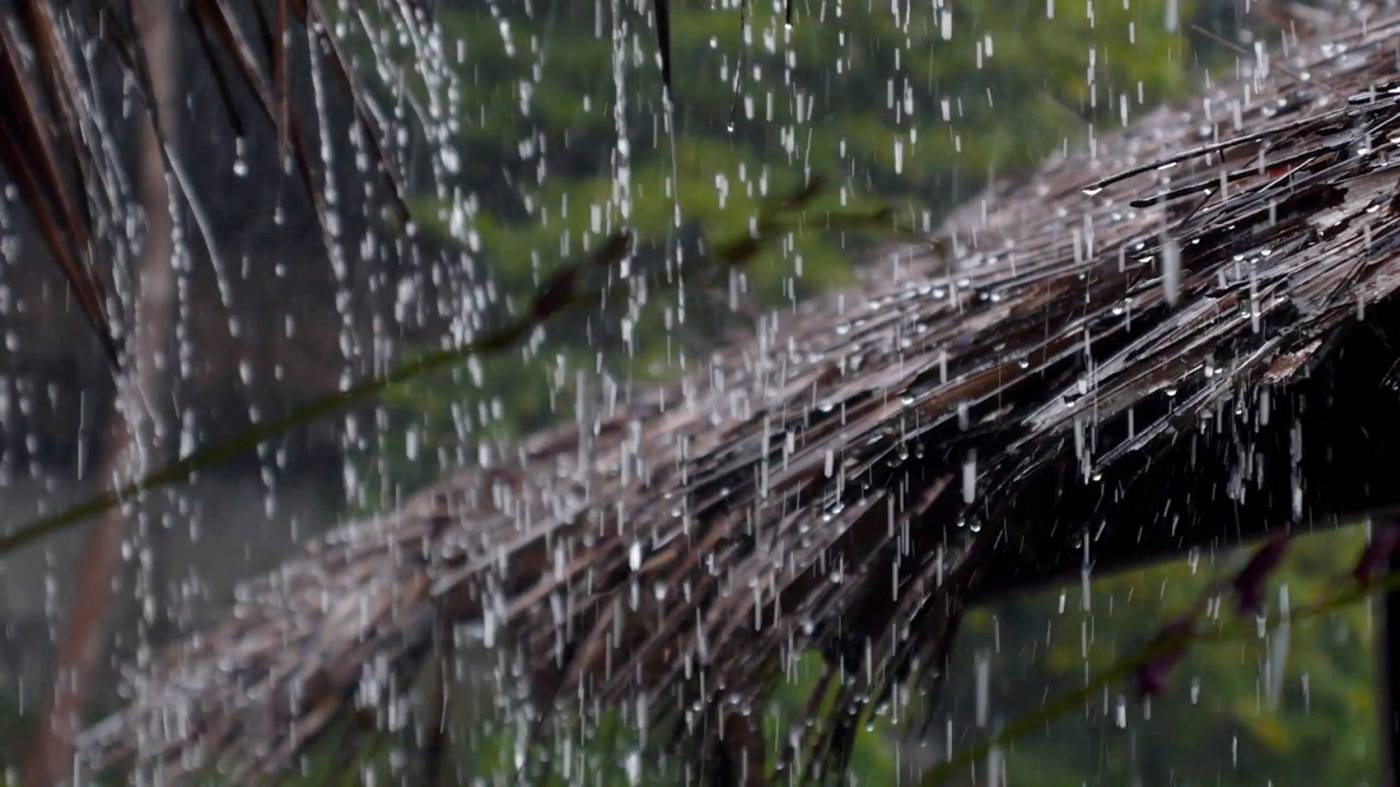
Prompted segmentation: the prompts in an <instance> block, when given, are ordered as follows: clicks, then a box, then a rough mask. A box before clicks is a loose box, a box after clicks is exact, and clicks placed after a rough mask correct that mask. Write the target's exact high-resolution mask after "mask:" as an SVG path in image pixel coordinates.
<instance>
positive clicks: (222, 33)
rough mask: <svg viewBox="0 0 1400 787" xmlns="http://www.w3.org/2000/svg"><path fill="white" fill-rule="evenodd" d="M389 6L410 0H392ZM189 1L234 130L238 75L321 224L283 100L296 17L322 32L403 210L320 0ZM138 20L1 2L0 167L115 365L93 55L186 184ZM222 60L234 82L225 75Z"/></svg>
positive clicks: (103, 134) (101, 10) (128, 10)
mask: <svg viewBox="0 0 1400 787" xmlns="http://www.w3.org/2000/svg"><path fill="white" fill-rule="evenodd" d="M389 5H390V6H398V5H402V6H412V5H413V3H412V2H410V0H395V2H394V3H391V4H389ZM187 9H188V12H189V13H188V14H187V19H186V20H185V21H186V22H187V24H188V25H189V26H190V28H191V29H192V32H193V34H194V35H195V36H196V37H197V38H198V40H199V41H200V43H201V44H202V52H203V54H204V63H203V65H204V66H205V67H206V68H208V70H209V71H210V73H211V74H212V75H213V77H214V79H215V82H216V83H217V85H218V86H219V92H220V95H221V96H222V98H223V101H224V104H225V106H226V108H227V110H228V114H229V118H230V122H231V123H232V125H233V127H234V129H235V131H238V132H239V133H240V135H241V133H242V131H243V129H244V124H243V121H242V119H241V117H240V116H239V110H238V101H237V100H236V99H235V90H234V88H233V86H232V85H233V83H234V82H235V81H236V82H238V83H239V84H241V85H242V89H243V90H245V91H246V92H247V93H248V94H249V95H251V97H252V101H253V105H254V106H256V107H257V108H258V109H259V110H260V111H261V112H262V114H263V115H265V116H266V118H267V120H268V121H269V122H270V123H271V124H272V127H273V130H274V131H275V133H276V134H277V138H278V143H279V145H278V147H279V155H278V162H279V164H280V165H281V166H282V167H284V168H286V169H289V170H290V168H291V166H292V164H293V163H295V165H296V170H297V172H298V173H299V174H300V177H301V179H302V181H303V183H304V184H305V186H306V189H307V191H308V194H309V197H310V199H311V201H312V204H313V206H314V207H315V208H316V213H317V216H318V217H320V219H321V221H322V223H323V225H324V224H325V222H326V217H325V215H324V214H325V207H324V205H325V198H324V195H323V193H322V189H321V186H320V184H319V180H318V177H319V175H318V174H317V172H316V169H315V166H314V165H313V163H312V160H311V158H310V156H309V154H308V152H307V150H308V146H307V143H306V141H305V139H304V134H303V131H302V127H301V122H300V121H298V119H297V116H296V113H294V112H293V111H292V103H291V101H290V99H289V96H290V92H291V90H292V89H293V86H292V85H291V84H290V81H291V70H290V69H289V68H288V66H287V63H288V52H287V47H288V42H289V41H290V40H291V36H292V34H293V32H294V30H293V25H299V26H300V27H301V28H302V30H303V35H305V31H309V32H310V35H311V36H312V37H313V38H314V39H315V40H316V41H318V42H319V44H320V50H321V51H322V52H323V57H324V59H325V61H326V63H327V64H328V65H329V66H330V69H331V74H332V77H333V78H334V79H335V81H336V82H338V83H339V84H340V85H341V86H342V87H343V88H344V89H345V91H346V92H347V94H348V96H349V100H350V102H351V104H352V105H353V107H354V113H355V118H356V120H357V122H358V123H359V124H360V125H361V126H362V128H363V131H364V132H365V133H364V135H363V137H364V139H365V141H366V144H367V146H368V148H369V152H370V153H371V155H372V156H373V157H374V158H375V163H376V167H377V169H378V171H379V172H380V173H381V174H382V175H383V177H384V178H385V179H386V180H387V181H388V183H389V185H390V187H391V189H390V191H391V195H392V197H393V198H394V199H395V200H396V202H397V205H398V207H399V210H400V212H401V213H402V214H403V215H406V208H404V206H403V201H402V200H403V195H402V192H401V191H400V189H399V180H400V179H401V166H400V165H399V164H398V163H397V162H396V161H395V160H394V157H393V156H392V155H391V154H390V153H389V152H388V151H387V150H386V149H385V148H384V147H383V145H382V143H381V140H382V138H383V132H382V131H381V129H380V124H379V122H378V121H377V120H376V110H375V108H374V105H373V101H372V99H371V98H370V96H369V95H368V93H367V91H365V90H364V89H363V88H362V87H361V86H360V85H359V83H358V82H357V81H356V80H355V79H354V78H353V76H352V74H351V72H350V70H349V68H348V67H347V65H346V62H345V58H344V55H343V53H342V50H341V45H340V43H339V42H338V41H337V39H336V37H335V34H334V33H333V32H332V27H331V25H330V24H329V22H328V20H327V17H326V15H325V12H324V10H323V9H322V8H321V4H320V2H319V0H258V1H257V2H251V3H232V2H230V1H229V0H192V2H190V3H188V4H187ZM399 13H401V14H403V15H405V18H412V13H413V11H412V9H411V8H407V9H406V10H400V12H399ZM135 19H136V15H135V14H133V12H132V7H131V5H130V3H129V2H121V1H120V0H100V1H99V2H94V3H87V4H72V5H66V4H53V3H48V2H45V1H44V0H17V2H16V3H14V4H13V6H12V7H11V8H10V9H9V10H6V11H3V12H0V165H3V167H4V169H5V171H6V172H7V173H8V175H9V177H10V178H11V179H12V181H13V182H14V183H15V184H16V186H17V187H18V189H19V194H20V198H21V200H22V202H23V204H24V205H25V206H26V208H27V209H28V211H29V213H30V215H31V216H32V218H33V221H34V222H35V225H36V228H37V229H38V230H39V232H40V234H41V235H42V237H43V239H44V242H45V243H46V245H47V246H48V247H49V250H50V252H51V254H52V256H53V260H54V262H55V263H56V264H57V266H58V267H59V269H60V270H61V272H62V273H63V275H64V277H65V278H66V279H67V281H68V284H69V286H70V288H71V289H72V292H73V294H74V297H75V299H76V300H77V302H78V305H79V306H80V308H81V309H82V311H83V314H84V315H85V316H86V317H87V319H88V321H89V322H90V323H91V324H92V325H93V327H94V328H95V329H96V331H97V333H98V336H99V337H100V338H101V340H102V342H103V345H104V348H105V350H106V352H107V354H108V356H109V358H110V359H111V360H112V361H113V363H118V362H119V361H120V354H121V350H120V340H119V337H118V336H117V335H116V333H115V332H114V329H113V326H112V324H111V321H110V320H109V316H108V311H109V308H110V307H109V304H108V303H107V302H106V298H107V295H106V290H107V288H106V287H105V286H104V285H103V281H104V278H105V277H108V276H109V275H110V272H109V271H105V270H102V269H100V268H99V267H98V264H97V260H100V259H103V258H104V257H105V256H106V255H104V254H103V243H104V242H108V241H104V239H103V238H102V237H101V235H103V234H104V232H105V233H106V234H113V233H114V231H113V230H112V229H111V228H110V227H109V228H106V229H105V230H104V232H94V214H95V213H97V212H100V211H101V209H102V208H101V203H102V200H103V197H102V196H101V195H103V194H105V193H106V191H107V190H106V189H104V187H103V185H102V183H101V181H102V179H103V178H104V177H107V176H106V175H104V174H103V172H102V169H103V168H104V167H105V166H107V165H108V164H109V163H110V156H111V155H113V154H112V151H111V150H110V149H105V148H104V146H109V143H110V141H111V132H112V131H115V130H118V129H108V128H104V127H102V126H101V125H100V124H101V123H103V122H109V123H110V122H111V121H110V120H98V119H97V117H98V116H99V115H100V112H99V111H98V110H97V106H98V105H99V104H100V102H99V101H98V100H97V99H96V98H95V95H96V94H97V93H98V92H100V89H101V85H99V84H97V82H96V78H95V77H94V76H93V75H92V73H93V72H94V71H96V72H100V71H101V70H102V68H101V67H96V68H95V66H94V64H100V65H101V66H102V67H105V65H106V64H108V63H111V64H114V65H115V66H117V67H118V68H120V69H122V70H123V71H124V73H125V74H126V75H127V76H128V77H129V78H130V79H131V84H132V85H134V87H135V88H136V90H135V95H136V97H137V98H138V102H137V106H138V108H139V109H141V110H143V111H141V112H138V113H135V115H134V116H133V118H134V119H132V120H130V121H126V120H123V121H121V122H123V123H126V122H129V123H132V124H133V125H134V126H135V127H136V128H140V125H141V124H146V123H149V124H150V125H151V127H152V128H154V129H155V131H156V134H157V137H158V138H159V139H160V145H161V148H162V153H163V154H164V156H165V157H166V164H167V168H168V169H171V170H172V172H175V173H176V177H175V178H174V179H175V181H176V182H177V183H179V184H181V187H182V188H185V187H187V185H188V184H187V183H186V181H185V179H184V178H183V177H181V176H179V173H178V172H177V171H176V170H175V169H174V168H175V167H176V166H177V165H178V156H177V153H176V152H175V151H174V150H172V149H171V148H170V146H169V144H168V143H167V142H166V140H165V134H164V133H163V129H164V127H165V124H167V123H169V122H170V120H171V119H170V118H162V117H160V116H159V112H158V111H157V110H156V109H155V108H154V104H153V102H152V100H151V98H150V96H151V94H152V90H151V87H150V74H149V64H148V63H147V58H146V53H145V46H144V43H143V39H144V34H145V31H143V30H141V26H140V25H139V24H137V23H136V21H135ZM230 69H232V70H233V72H234V73H235V74H236V75H237V80H231V79H230V77H229V73H228V72H229V70H230ZM303 76H304V77H305V78H307V79H309V78H310V76H309V75H307V74H303ZM184 196H185V197H186V198H189V197H190V195H188V194H186V195H184ZM99 223H100V222H99ZM109 223H112V222H109ZM115 224H116V225H120V224H121V222H115Z"/></svg>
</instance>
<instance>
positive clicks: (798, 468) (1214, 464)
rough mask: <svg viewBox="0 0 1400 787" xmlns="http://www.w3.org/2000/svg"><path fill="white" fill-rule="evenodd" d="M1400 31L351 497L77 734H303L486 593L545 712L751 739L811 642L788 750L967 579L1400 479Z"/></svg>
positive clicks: (167, 759) (120, 756)
mask: <svg viewBox="0 0 1400 787" xmlns="http://www.w3.org/2000/svg"><path fill="white" fill-rule="evenodd" d="M1397 32H1400V17H1391V18H1386V19H1383V20H1382V19H1372V20H1370V21H1369V22H1368V23H1367V24H1365V25H1358V26H1356V27H1354V28H1351V29H1347V30H1344V31H1342V32H1339V33H1335V34H1330V35H1328V36H1327V37H1326V43H1323V44H1307V43H1303V44H1298V43H1296V42H1295V43H1294V44H1293V51H1291V52H1287V53H1283V52H1276V53H1274V55H1273V62H1272V64H1271V66H1270V67H1269V69H1268V73H1267V74H1265V73H1264V68H1263V67H1262V66H1263V64H1262V63H1253V64H1251V63H1244V64H1243V65H1242V70H1243V71H1244V74H1243V76H1242V77H1241V78H1240V79H1239V80H1238V81H1236V82H1234V83H1232V84H1229V85H1227V86H1224V87H1220V88H1218V89H1216V90H1214V91H1213V92H1212V93H1211V94H1210V95H1209V96H1207V97H1206V99H1205V100H1202V101H1198V102H1195V103H1193V104H1192V105H1191V106H1190V108H1188V109H1185V110H1162V111H1159V112H1157V113H1156V114H1154V115H1152V116H1151V117H1148V118H1146V119H1144V120H1143V121H1142V122H1141V123H1139V124H1138V125H1136V126H1135V127H1133V128H1131V129H1129V130H1127V131H1125V132H1123V133H1119V134H1116V135H1113V136H1111V137H1105V138H1103V139H1100V140H1098V142H1097V144H1096V150H1097V152H1096V155H1094V156H1089V157H1084V156H1081V157H1076V158H1072V159H1069V160H1065V161H1060V162H1057V163H1054V164H1052V165H1051V166H1048V167H1047V168H1045V169H1043V170H1042V171H1041V172H1039V173H1038V174H1037V175H1036V176H1035V177H1034V178H1032V179H1031V180H1030V181H1029V182H1027V183H1025V184H1022V185H1020V186H1018V187H1016V188H1013V189H1009V190H1005V191H1002V192H997V193H992V194H989V195H987V196H986V198H985V199H983V200H980V201H975V202H974V203H973V204H971V205H969V206H968V208H967V209H966V210H965V211H964V212H963V213H961V214H959V215H957V216H955V217H954V218H953V219H952V220H951V221H949V222H948V224H947V225H946V226H945V227H944V228H943V229H942V231H940V232H939V233H938V234H937V235H936V236H934V237H932V238H930V239H929V241H928V243H927V244H925V245H917V246H914V245H911V246H905V247H901V248H898V249H894V250H890V251H889V252H888V253H887V254H884V255H882V256H881V257H880V258H878V259H875V260H872V261H871V262H870V269H871V270H872V272H873V275H871V276H870V277H869V278H868V279H867V280H866V282H865V283H864V284H863V285H861V286H860V287H859V288H857V289H854V290H852V291H849V292H846V293H844V294H842V295H839V296H833V297H830V298H827V299H824V300H822V301H820V302H819V303H817V304H815V305H813V306H811V307H810V308H808V309H807V310H806V311H805V312H803V313H802V314H801V315H799V316H796V317H793V316H788V315H775V316H773V317H772V318H771V319H769V320H767V321H765V322H764V326H765V329H764V330H763V331H762V332H761V334H760V335H758V336H756V337H754V338H753V339H752V340H751V341H749V342H747V343H743V344H740V345H736V346H734V347H732V348H730V349H729V350H728V351H726V352H724V353H723V354H721V355H719V356H717V357H715V358H714V359H713V363H712V364H710V366H709V367H708V368H707V369H706V370H705V371H704V373H703V374H701V375H698V376H696V377H693V378H691V379H688V380H686V381H685V382H683V383H682V384H680V385H677V386H673V387H666V388H663V389H660V390H656V391H654V392H651V393H649V394H646V395H640V394H639V395H636V396H634V397H633V398H631V399H630V400H627V401H606V400H600V401H595V402H594V403H593V405H592V409H590V410H588V411H587V412H586V413H583V414H582V415H581V416H580V418H579V425H577V426H569V427H566V428H563V429H561V430H559V431H556V432H553V433H550V434H547V435H541V436H539V437H537V438H536V439H533V440H530V441H528V442H527V443H526V444H525V445H523V446H522V447H521V450H520V453H519V456H518V457H515V458H512V459H510V460H509V461H503V462H501V463H499V464H497V465H496V466H494V467H489V468H480V469H475V470H470V471H467V472H464V473H462V474H460V475H458V476H457V477H454V478H450V479H446V480H444V481H443V482H441V483H439V484H437V485H436V486H434V487H433V488H431V489H428V490H426V491H424V492H423V493H422V494H420V495H418V496H417V497H416V498H414V499H413V500H412V501H411V502H409V503H408V504H407V505H405V506H404V507H403V509H402V510H400V511H396V512H391V513H388V514H386V515H385V516H383V517H378V518H374V519H371V520H367V521H363V522H358V523H355V524H353V525H350V526H347V527H345V528H342V529H340V530H337V531H335V532H334V533H332V534H331V535H329V536H328V537H326V538H325V539H324V540H322V541H320V542H319V543H317V544H316V545H314V546H313V547H312V548H310V549H309V550H308V552H307V554H306V555H305V556H303V557H300V558H297V559H295V560H293V561H291V562H289V563H288V564H287V565H285V566H284V567H283V568H282V569H280V570H278V571H277V572H275V573H273V574H271V575H269V576H267V577H264V578H262V579H259V580H256V581H254V582H252V583H250V584H248V585H247V586H246V587H245V588H243V589H242V590H241V591H240V592H239V594H238V599H239V601H238V604H237V607H236V609H235V610H234V612H233V613H232V614H231V615H230V616H229V619H228V621H227V622H226V623H224V624H223V625H220V626H218V627H215V628H213V629H211V630H209V631H206V632H204V633H202V634H200V635H198V636H196V637H193V638H191V639H190V640H188V641H187V642H185V643H184V644H182V645H180V646H179V647H177V648H175V649H174V650H172V651H170V652H169V653H168V654H167V656H166V657H165V658H164V659H163V660H161V661H160V663H159V666H158V668H157V669H155V670H154V671H153V672H152V673H150V674H147V675H145V676H143V677H141V678H139V679H137V680H136V681H135V682H134V684H133V686H132V689H131V691H132V693H131V695H130V699H131V704H130V706H129V707H128V708H127V709H126V710H125V711H123V712H121V713H120V714H118V715H117V716H115V717H113V718H111V719H109V720H107V721H106V722H104V723H102V724H101V725H99V726H98V727H97V728H96V729H94V730H93V731H92V732H91V733H90V735H89V736H88V739H87V746H86V750H87V753H88V755H89V756H90V757H91V758H93V759H94V760H98V761H105V762H112V761H132V760H133V759H134V760H135V761H136V762H137V763H138V764H140V766H141V767H144V768H151V769H157V770H159V771H161V772H162V773H164V774H166V775H174V774H178V773H181V772H185V771H188V770H189V769H191V768H194V767H197V766H201V765H204V764H207V763H211V762H218V763H223V764H225V765H228V766H230V767H234V768H236V769H239V771H240V772H242V773H247V772H250V771H275V770H277V769H280V768H284V767H287V766H288V765H289V764H291V763H292V762H293V761H294V757H295V756H296V755H297V753H298V752H299V751H301V750H302V748H303V747H304V746H305V745H306V744H307V742H309V741H311V740H313V739H314V738H315V737H316V736H317V734H318V733H320V732H322V731H324V730H325V729H326V728H327V725H328V724H329V723H330V722H331V721H332V720H333V719H334V718H336V716H337V714H338V713H340V712H341V711H342V710H345V709H346V708H348V707H350V706H352V705H353V704H354V703H355V702H356V699H355V697H356V692H357V689H359V688H361V687H362V685H369V684H363V683H362V682H364V681H366V680H368V679H367V677H366V676H367V675H369V674H370V673H373V674H374V675H375V676H376V677H375V678H374V681H377V682H378V685H383V684H385V683H386V682H388V681H390V680H391V679H397V680H398V681H400V683H402V682H403V681H406V680H408V679H409V678H410V676H412V675H413V674H414V673H415V671H416V670H418V669H419V667H420V666H422V664H423V663H424V661H425V659H426V658H428V657H429V656H430V654H431V652H432V649H433V646H434V642H435V637H438V636H440V635H441V634H442V632H443V631H444V630H445V627H444V625H443V623H444V621H454V622H455V621H464V620H475V621H478V622H479V623H480V624H481V627H482V630H483V631H484V632H486V635H485V636H486V637H487V638H488V639H492V640H494V641H495V642H496V643H497V646H507V645H509V646H514V647H516V648H518V649H519V652H520V654H521V657H522V658H523V659H524V664H525V665H526V669H525V671H524V673H525V675H524V677H525V678H526V679H527V681H526V682H527V683H528V685H529V687H530V698H531V702H532V703H533V707H534V708H535V709H537V710H536V712H535V714H534V716H533V718H534V719H535V721H536V722H538V723H539V724H541V725H542V729H544V730H548V729H551V728H552V725H553V724H555V723H559V724H565V723H567V721H566V719H567V717H568V714H569V713H570V712H573V711H577V710H579V709H584V710H589V709H592V708H593V707H594V706H595V703H601V704H604V705H616V706H623V705H627V706H631V707H635V706H636V704H637V702H638V701H639V698H645V701H646V704H647V706H648V707H649V708H650V717H651V725H652V727H653V728H665V727H666V726H667V725H670V726H669V729H671V730H673V731H675V732H676V742H677V745H678V746H680V747H681V748H682V749H686V750H688V751H691V752H692V753H694V754H696V755H702V756H708V757H709V760H708V765H707V767H708V768H709V769H710V770H711V771H712V772H715V773H721V772H728V773H730V774H731V775H732V774H736V773H740V772H743V771H744V769H743V768H741V766H740V763H741V762H742V761H743V760H744V759H745V758H746V757H747V758H752V759H750V760H749V763H750V767H749V768H748V770H747V773H748V775H749V776H750V777H753V776H754V775H755V774H756V773H757V772H758V770H759V769H757V768H756V767H752V763H753V762H755V761H757V760H761V758H762V756H763V751H762V750H763V746H762V743H761V739H760V736H759V735H758V733H757V731H756V728H755V727H754V726H753V725H754V724H756V722H753V721H751V720H750V717H749V716H748V715H747V711H748V710H749V709H751V708H754V707H755V706H756V705H758V704H759V703H761V702H762V701H763V699H764V697H765V696H766V694H767V692H769V690H770V689H771V688H772V686H773V685H774V683H775V681H777V680H779V679H780V677H781V675H782V673H783V669H784V667H785V666H786V665H787V664H788V663H789V662H790V660H792V659H794V658H796V657H797V656H798V655H799V654H801V653H803V652H805V651H807V650H817V651H820V652H821V653H823V654H825V655H826V657H827V663H828V665H829V674H828V679H827V680H823V681H822V682H821V687H822V689H827V688H829V687H830V685H831V682H832V681H839V696H838V700H837V702H836V704H835V706H834V707H833V708H832V709H829V710H828V709H823V711H822V712H821V713H820V714H819V715H818V717H817V718H814V719H812V720H811V721H812V722H813V723H812V724H811V725H810V726H805V727H799V728H797V729H799V730H801V731H803V733H804V734H805V738H803V739H802V740H800V741H798V742H797V743H796V745H795V746H793V747H792V748H790V749H789V750H788V751H787V752H786V756H787V757H789V758H790V759H791V760H792V761H793V766H792V767H796V768H801V769H814V768H821V767H826V766H829V765H831V764H833V763H839V762H840V760H841V756H842V754H843V753H844V752H845V751H846V749H847V747H848V746H849V744H850V742H851V740H852V737H853V736H854V734H855V730H856V729H858V726H857V725H858V724H859V723H860V719H861V718H862V717H861V714H862V713H863V712H866V711H868V709H869V708H870V707H871V706H873V705H874V704H876V703H878V702H880V701H881V700H882V698H884V697H886V696H887V695H888V693H889V692H890V690H891V687H892V685H894V684H896V683H897V682H900V681H921V682H922V685H924V686H926V687H928V686H933V685H936V682H937V680H938V677H939V673H940V666H941V665H942V662H943V659H944V657H945V655H946V653H947V652H948V647H949V642H950V641H951V638H952V636H953V634H954V632H955V630H956V628H957V621H958V618H959V616H960V613H961V611H962V610H963V609H964V608H965V606H966V605H967V604H969V603H973V602H975V601H976V600H977V599H979V598H983V597H986V596H988V595H992V594H996V593H1002V592H1007V591H1009V590H1012V589H1015V588H1017V587H1021V586H1025V585H1030V584H1035V583H1038V582H1044V581H1049V580H1053V579H1056V578H1061V577H1064V576H1067V575H1070V574H1072V573H1076V572H1078V571H1080V570H1081V567H1083V568H1092V569H1093V570H1108V569H1111V568H1113V567H1116V566H1121V565H1125V564H1127V563H1130V562H1133V561H1138V560H1143V559H1147V558H1150V557H1153V556H1155V555H1159V554H1163V553H1168V552H1171V551H1174V550H1180V549H1184V548H1185V547H1187V546H1189V545H1192V544H1230V543H1237V542H1238V541H1239V540H1241V539H1243V538H1247V537H1249V536H1250V535H1253V534H1259V533H1263V532H1268V531H1272V530H1280V529H1286V528H1289V527H1293V526H1298V525H1309V526H1310V525H1312V524H1320V523H1326V522H1329V521H1332V520H1334V519H1335V518H1336V517H1338V516H1343V515H1346V514H1347V513H1348V512H1351V511H1356V510H1364V509H1371V508H1375V507H1378V506H1387V505H1393V504H1395V503H1397V502H1400V501H1397V499H1396V498H1397V497H1400V492H1396V491H1395V490H1396V488H1397V487H1396V486H1395V485H1394V484H1393V482H1390V481H1389V480H1388V479H1387V478H1386V476H1385V472H1386V469H1387V468H1392V467H1395V466H1396V464H1395V463H1394V460H1396V459H1400V457H1397V456H1396V454H1397V453H1400V434H1397V433H1400V419H1396V418H1393V417H1391V415H1390V413H1392V412H1393V408H1394V406H1395V398H1394V397H1395V393H1394V387H1393V386H1390V385H1388V384H1389V383H1390V382H1391V381H1392V372H1393V371H1394V364H1395V362H1396V361H1397V359H1400V345H1397V344H1394V342H1395V340H1396V339H1400V335H1397V331H1400V303H1398V302H1397V300H1396V298H1395V297H1394V296H1395V293H1396V289H1397V287H1400V200H1397V199H1396V197H1397V190H1396V166H1395V164H1394V163H1393V160H1394V159H1395V158H1396V155H1397V151H1400V148H1398V147H1397V145H1396V142H1400V72H1397V69H1396V66H1395V51H1394V50H1395V44H1396V41H1397V40H1400V39H1397V38H1396V34H1397ZM371 667H373V669H371ZM803 772H804V773H808V774H811V773H813V772H814V771H812V770H804V771H803Z"/></svg>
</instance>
